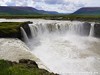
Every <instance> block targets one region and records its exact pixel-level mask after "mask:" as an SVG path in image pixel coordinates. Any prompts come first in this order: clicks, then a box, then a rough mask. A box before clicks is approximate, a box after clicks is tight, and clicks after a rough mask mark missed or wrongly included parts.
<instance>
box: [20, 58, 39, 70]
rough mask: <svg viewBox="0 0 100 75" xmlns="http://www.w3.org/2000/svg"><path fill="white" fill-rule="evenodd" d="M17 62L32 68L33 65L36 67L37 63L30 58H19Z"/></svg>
mask: <svg viewBox="0 0 100 75" xmlns="http://www.w3.org/2000/svg"><path fill="white" fill-rule="evenodd" d="M19 63H22V64H27V66H28V67H29V68H34V67H37V68H38V65H37V64H36V62H35V61H32V60H29V59H20V60H19Z"/></svg>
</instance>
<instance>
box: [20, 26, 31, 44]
mask: <svg viewBox="0 0 100 75" xmlns="http://www.w3.org/2000/svg"><path fill="white" fill-rule="evenodd" d="M20 29H21V33H22V35H23V40H24V41H25V43H28V42H29V39H28V36H27V34H26V32H25V30H24V29H23V27H20Z"/></svg>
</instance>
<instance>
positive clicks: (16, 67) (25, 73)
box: [0, 60, 54, 75]
mask: <svg viewBox="0 0 100 75" xmlns="http://www.w3.org/2000/svg"><path fill="white" fill-rule="evenodd" d="M0 75H54V74H53V73H49V72H48V71H46V70H43V69H39V68H37V67H34V68H30V67H28V65H27V64H19V63H17V64H14V63H12V62H9V61H5V60H0Z"/></svg>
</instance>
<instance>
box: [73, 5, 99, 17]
mask: <svg viewBox="0 0 100 75" xmlns="http://www.w3.org/2000/svg"><path fill="white" fill-rule="evenodd" d="M73 14H76V15H100V7H84V8H80V9H79V10H77V11H76V12H74V13H73Z"/></svg>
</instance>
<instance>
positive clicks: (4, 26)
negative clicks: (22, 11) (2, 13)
mask: <svg viewBox="0 0 100 75" xmlns="http://www.w3.org/2000/svg"><path fill="white" fill-rule="evenodd" d="M21 24H22V23H21V22H1V23H0V33H4V34H6V33H16V32H18V28H19V27H20V25H21Z"/></svg>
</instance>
